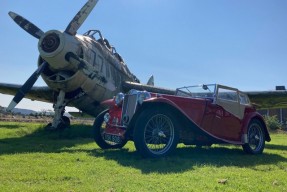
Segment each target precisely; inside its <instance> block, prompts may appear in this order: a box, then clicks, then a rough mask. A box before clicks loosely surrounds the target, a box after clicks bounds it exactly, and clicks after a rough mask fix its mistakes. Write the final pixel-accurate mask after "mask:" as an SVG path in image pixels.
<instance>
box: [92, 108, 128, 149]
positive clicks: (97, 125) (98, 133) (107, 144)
mask: <svg viewBox="0 0 287 192" xmlns="http://www.w3.org/2000/svg"><path fill="white" fill-rule="evenodd" d="M106 113H107V111H104V112H102V113H101V114H99V115H98V116H97V118H96V120H95V122H94V125H93V128H94V139H95V142H96V143H97V145H98V146H99V147H100V148H102V149H118V148H122V147H123V146H125V144H126V143H127V140H123V141H122V142H121V143H114V142H111V141H107V140H105V139H104V137H103V133H104V131H105V128H106V126H107V125H106V122H105V121H104V116H105V114H106Z"/></svg>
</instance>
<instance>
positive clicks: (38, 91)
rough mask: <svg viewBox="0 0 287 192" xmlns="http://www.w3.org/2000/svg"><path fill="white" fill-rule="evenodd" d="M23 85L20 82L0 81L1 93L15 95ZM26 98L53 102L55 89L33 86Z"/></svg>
mask: <svg viewBox="0 0 287 192" xmlns="http://www.w3.org/2000/svg"><path fill="white" fill-rule="evenodd" d="M21 87H22V85H18V84H8V83H0V93H2V94H7V95H15V94H16V93H17V91H18V90H19V89H20V88H21ZM25 98H28V99H31V100H33V101H34V100H35V101H43V102H48V103H53V100H54V97H53V90H52V89H50V88H49V87H47V86H43V87H38V86H33V87H32V89H31V90H30V91H29V92H28V93H27V94H26V95H25Z"/></svg>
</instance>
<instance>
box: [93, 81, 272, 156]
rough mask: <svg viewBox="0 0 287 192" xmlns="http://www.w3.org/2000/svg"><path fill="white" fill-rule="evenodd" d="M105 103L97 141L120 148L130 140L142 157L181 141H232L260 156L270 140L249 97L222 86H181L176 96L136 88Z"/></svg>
mask: <svg viewBox="0 0 287 192" xmlns="http://www.w3.org/2000/svg"><path fill="white" fill-rule="evenodd" d="M103 104H105V105H108V106H109V109H108V110H106V111H104V112H102V113H101V114H100V115H99V116H98V117H97V118H96V120H95V123H94V138H95V141H96V143H97V144H98V145H99V146H100V147H101V148H103V149H108V148H121V147H123V146H124V145H125V144H126V142H127V141H129V140H131V141H133V142H134V144H135V147H136V149H137V151H139V152H140V154H141V155H142V156H143V157H162V156H165V155H167V154H169V153H170V152H172V151H173V150H174V149H175V148H176V146H177V144H178V143H183V144H185V145H196V146H211V145H212V144H226V143H229V144H235V145H242V147H243V150H244V151H245V152H246V153H249V154H260V153H262V152H263V149H264V147H265V141H270V140H271V138H270V135H269V133H268V130H267V127H266V124H265V122H264V119H263V117H262V116H261V115H260V114H259V113H258V112H256V110H255V108H254V107H253V106H252V105H251V103H250V101H249V98H248V96H247V95H246V94H244V93H243V92H241V91H239V90H238V89H235V88H231V87H227V86H223V85H218V84H209V85H197V86H189V87H182V88H178V89H177V90H176V94H175V95H165V94H157V93H150V92H146V91H137V90H131V91H129V92H128V93H127V94H123V93H119V94H117V96H116V97H115V98H114V99H111V100H107V101H104V102H103Z"/></svg>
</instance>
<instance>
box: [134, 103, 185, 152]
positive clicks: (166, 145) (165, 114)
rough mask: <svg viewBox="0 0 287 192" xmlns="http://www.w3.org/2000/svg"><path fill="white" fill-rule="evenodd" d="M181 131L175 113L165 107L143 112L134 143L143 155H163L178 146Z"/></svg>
mask: <svg viewBox="0 0 287 192" xmlns="http://www.w3.org/2000/svg"><path fill="white" fill-rule="evenodd" d="M178 139H179V131H178V129H177V122H176V120H175V118H174V117H173V115H172V114H171V113H170V112H169V111H167V110H164V109H157V110H154V109H148V110H145V111H143V112H142V113H141V115H140V116H139V118H138V119H137V121H136V124H135V129H134V143H135V147H136V149H137V151H139V152H140V154H141V155H142V156H143V157H162V156H166V155H167V154H169V153H171V152H172V151H173V150H174V149H175V148H176V146H177V143H178Z"/></svg>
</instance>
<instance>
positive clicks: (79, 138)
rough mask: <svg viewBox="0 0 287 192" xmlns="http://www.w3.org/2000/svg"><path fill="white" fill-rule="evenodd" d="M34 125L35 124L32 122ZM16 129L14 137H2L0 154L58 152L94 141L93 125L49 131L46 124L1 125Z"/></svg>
mask: <svg viewBox="0 0 287 192" xmlns="http://www.w3.org/2000/svg"><path fill="white" fill-rule="evenodd" d="M31 126H33V124H31ZM1 127H3V128H6V129H14V130H15V132H14V133H13V135H15V136H14V137H11V138H3V139H0V155H2V154H17V153H33V152H43V153H57V152H62V149H63V148H69V147H73V146H75V145H79V144H86V143H90V142H92V141H93V140H92V126H89V125H80V124H79V125H77V124H76V125H72V126H71V127H70V128H67V129H65V130H61V131H47V130H45V128H44V126H41V125H40V126H38V127H36V128H35V127H34V128H31V129H34V131H33V130H32V131H31V130H30V129H29V125H26V126H24V128H23V126H21V125H1Z"/></svg>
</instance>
